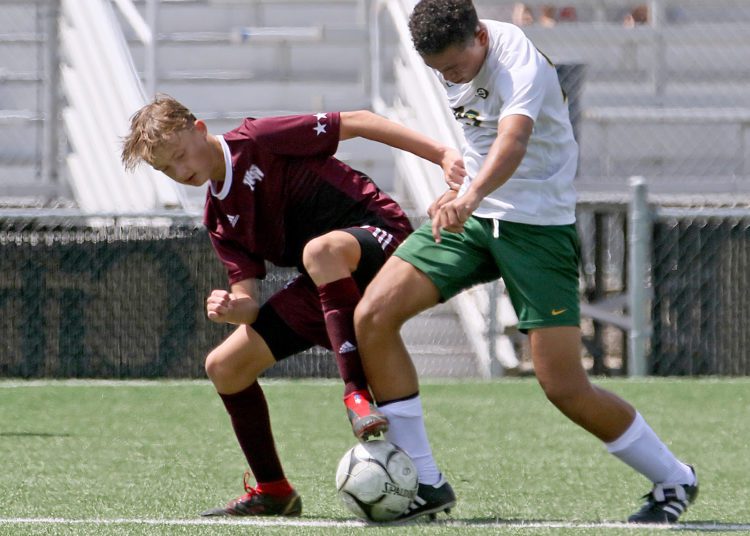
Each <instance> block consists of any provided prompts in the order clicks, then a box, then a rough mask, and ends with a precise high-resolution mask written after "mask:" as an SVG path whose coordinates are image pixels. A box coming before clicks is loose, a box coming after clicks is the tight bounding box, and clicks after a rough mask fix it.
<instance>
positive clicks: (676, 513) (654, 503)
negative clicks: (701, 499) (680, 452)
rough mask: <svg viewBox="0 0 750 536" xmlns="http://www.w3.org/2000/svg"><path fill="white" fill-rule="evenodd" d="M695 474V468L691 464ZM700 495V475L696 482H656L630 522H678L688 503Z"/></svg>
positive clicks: (629, 519)
mask: <svg viewBox="0 0 750 536" xmlns="http://www.w3.org/2000/svg"><path fill="white" fill-rule="evenodd" d="M690 470H691V471H692V472H693V476H695V469H693V467H692V466H690ZM696 497H698V477H697V476H695V484H693V485H692V486H688V485H687V484H655V485H654V488H653V489H652V490H651V491H650V492H649V493H647V494H646V495H644V496H643V498H644V499H646V504H644V505H643V506H642V507H641V509H640V510H638V511H637V512H636V513H635V514H633V515H632V516H630V517H629V518H628V523H660V524H668V523H676V522H677V520H678V519H679V518H680V516H681V515H682V514H683V513H685V511H686V510H687V508H688V505H690V504H692V503H693V502H694V501H695V498H696Z"/></svg>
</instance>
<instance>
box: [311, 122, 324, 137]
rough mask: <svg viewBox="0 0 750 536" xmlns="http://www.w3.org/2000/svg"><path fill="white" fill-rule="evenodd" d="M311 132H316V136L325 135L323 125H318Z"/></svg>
mask: <svg viewBox="0 0 750 536" xmlns="http://www.w3.org/2000/svg"><path fill="white" fill-rule="evenodd" d="M313 130H314V131H315V132H316V134H315V135H316V136H320V135H321V134H325V133H326V126H325V125H324V124H323V123H318V124H317V126H315V127H314V128H313Z"/></svg>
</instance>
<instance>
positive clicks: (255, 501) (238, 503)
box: [201, 473, 302, 517]
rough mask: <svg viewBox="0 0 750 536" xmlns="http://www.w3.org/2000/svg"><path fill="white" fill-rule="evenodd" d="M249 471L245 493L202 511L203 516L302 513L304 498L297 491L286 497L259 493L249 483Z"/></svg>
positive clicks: (296, 515)
mask: <svg viewBox="0 0 750 536" xmlns="http://www.w3.org/2000/svg"><path fill="white" fill-rule="evenodd" d="M248 476H249V475H248V473H245V482H244V483H245V491H246V492H247V493H245V494H244V495H243V496H242V497H238V498H237V499H234V500H233V501H231V502H230V503H229V504H227V505H226V506H224V507H220V508H211V509H210V510H206V511H205V512H201V515H202V516H289V517H298V516H300V515H301V514H302V498H301V497H300V496H299V494H297V492H296V491H294V490H292V492H291V493H290V494H288V495H286V496H284V497H276V496H274V495H268V494H267V493H259V492H258V490H257V489H255V488H253V487H252V486H250V485H249V484H248V483H247V480H248Z"/></svg>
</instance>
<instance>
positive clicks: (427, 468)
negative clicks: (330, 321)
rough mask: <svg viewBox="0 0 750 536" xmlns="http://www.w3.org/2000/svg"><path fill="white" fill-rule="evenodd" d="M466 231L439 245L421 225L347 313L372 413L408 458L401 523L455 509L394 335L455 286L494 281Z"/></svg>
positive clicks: (413, 376)
mask: <svg viewBox="0 0 750 536" xmlns="http://www.w3.org/2000/svg"><path fill="white" fill-rule="evenodd" d="M467 227H468V232H467V233H464V235H461V237H459V235H449V234H446V235H445V236H444V238H443V242H442V243H441V244H439V245H438V244H435V241H434V240H433V238H432V233H431V228H430V226H429V225H427V226H423V227H422V228H421V229H419V230H417V231H416V232H415V233H414V234H412V235H411V236H410V237H409V238H408V239H407V240H406V242H404V244H403V245H402V246H401V247H400V248H399V249H398V250H397V251H396V253H395V254H394V256H393V257H391V258H390V259H389V260H388V261H387V262H386V264H385V265H384V266H383V268H382V269H381V270H380V272H378V274H377V275H376V276H375V279H374V280H373V281H372V283H370V285H369V286H368V287H367V290H366V291H365V295H364V296H363V298H362V301H361V302H360V305H359V306H358V307H357V310H356V312H355V327H356V330H357V338H358V341H359V344H360V351H361V354H362V356H363V362H364V365H365V372H366V374H367V379H368V381H369V383H370V387H371V388H372V390H373V393H374V395H375V398H376V399H377V401H378V407H379V408H380V409H381V411H383V413H385V414H386V415H387V416H388V419H389V421H390V429H389V432H388V434H387V439H388V440H389V441H391V442H393V443H395V444H397V445H399V446H400V447H402V448H403V449H404V450H406V452H407V453H409V455H410V456H411V457H412V459H413V460H414V462H415V465H416V466H417V470H418V472H419V481H420V484H419V490H418V492H417V497H416V499H415V501H414V502H413V503H412V505H411V506H410V510H409V511H408V512H407V513H406V514H404V515H403V516H401V518H400V519H402V520H406V519H412V518H414V517H417V516H420V515H425V514H429V515H431V516H432V515H434V514H435V513H436V512H439V511H443V510H445V511H447V510H449V509H450V508H451V507H452V506H453V505H454V504H455V502H456V497H455V494H454V493H453V490H452V488H451V486H450V484H449V483H448V482H446V481H445V479H444V478H443V475H442V474H441V472H440V470H439V469H438V467H437V464H436V462H435V460H434V458H433V456H432V450H431V447H430V444H429V441H428V438H427V432H426V429H425V426H424V419H423V414H422V403H421V400H420V397H419V383H418V379H417V373H416V370H415V368H414V364H413V363H412V361H411V358H410V357H409V354H408V352H407V350H406V347H405V346H404V343H403V340H402V339H401V336H400V330H401V326H402V325H403V324H404V322H406V321H407V320H408V319H409V318H411V317H413V316H415V315H416V314H418V313H419V312H421V311H423V310H425V309H428V308H429V307H432V306H433V305H435V304H437V303H438V302H439V301H441V300H442V299H447V298H450V297H451V296H453V295H454V294H456V293H457V292H459V291H460V290H461V288H462V287H463V286H471V285H473V284H475V283H477V282H480V281H487V280H490V279H492V278H493V277H496V276H497V271H496V268H495V267H494V265H493V264H492V263H491V259H487V257H486V255H482V254H480V253H479V251H478V249H477V250H475V249H473V248H472V247H471V239H472V233H471V231H472V230H474V224H473V223H472V224H469V225H467ZM467 244H468V247H467ZM487 269H489V271H488V270H487ZM466 274H470V275H469V277H467V276H466ZM472 276H474V277H475V278H476V279H472Z"/></svg>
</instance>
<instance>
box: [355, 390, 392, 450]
mask: <svg viewBox="0 0 750 536" xmlns="http://www.w3.org/2000/svg"><path fill="white" fill-rule="evenodd" d="M344 405H345V406H346V415H347V416H348V417H349V422H350V423H351V425H352V432H354V435H355V437H356V438H357V439H359V440H360V441H367V440H368V439H369V438H371V437H373V436H377V435H379V434H383V435H385V433H386V432H387V431H388V418H387V417H386V416H385V415H383V414H382V413H381V412H380V411H379V410H378V408H376V407H375V405H374V404H373V403H372V402H370V397H369V394H368V393H367V392H366V391H354V392H353V393H349V394H348V395H346V396H345V397H344Z"/></svg>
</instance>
